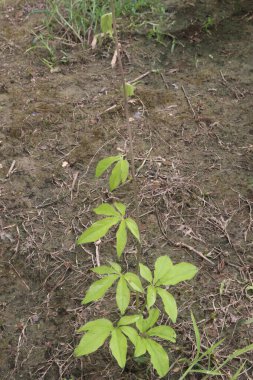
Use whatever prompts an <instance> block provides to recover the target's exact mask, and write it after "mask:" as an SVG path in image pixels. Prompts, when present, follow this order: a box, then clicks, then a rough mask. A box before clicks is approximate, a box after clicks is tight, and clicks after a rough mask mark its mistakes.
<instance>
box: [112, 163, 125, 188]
mask: <svg viewBox="0 0 253 380" xmlns="http://www.w3.org/2000/svg"><path fill="white" fill-rule="evenodd" d="M121 161H122V160H120V161H119V162H117V164H116V165H115V166H114V168H113V169H112V173H111V175H110V178H109V187H110V191H113V190H115V189H116V188H117V187H119V185H120V183H121Z"/></svg>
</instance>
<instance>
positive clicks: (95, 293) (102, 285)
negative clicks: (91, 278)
mask: <svg viewBox="0 0 253 380" xmlns="http://www.w3.org/2000/svg"><path fill="white" fill-rule="evenodd" d="M118 278H119V276H118V275H117V274H110V275H109V276H106V277H104V278H101V279H100V280H98V281H95V282H93V284H92V285H91V286H90V287H89V289H88V291H87V293H86V296H85V297H84V299H83V301H82V304H83V305H85V304H87V303H89V302H92V301H97V300H99V299H100V298H102V297H103V296H104V294H105V293H106V291H107V290H108V289H109V288H110V287H111V286H112V284H113V283H114V282H115V281H116V280H117V279H118Z"/></svg>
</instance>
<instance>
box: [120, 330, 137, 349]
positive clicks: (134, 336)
mask: <svg viewBox="0 0 253 380" xmlns="http://www.w3.org/2000/svg"><path fill="white" fill-rule="evenodd" d="M120 330H121V331H122V332H123V333H124V334H125V335H126V336H127V337H128V339H129V340H130V342H131V343H132V344H133V345H134V346H135V345H136V340H137V338H138V336H139V335H138V333H137V331H136V330H135V329H134V328H133V327H130V326H120Z"/></svg>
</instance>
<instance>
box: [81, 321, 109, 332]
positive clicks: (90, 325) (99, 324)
mask: <svg viewBox="0 0 253 380" xmlns="http://www.w3.org/2000/svg"><path fill="white" fill-rule="evenodd" d="M99 328H101V329H105V330H109V331H111V330H112V328H113V324H112V322H111V321H110V320H109V319H106V318H99V319H96V320H95V321H90V322H87V323H86V324H85V325H83V326H82V327H80V328H79V329H78V330H77V332H84V331H92V330H96V329H99Z"/></svg>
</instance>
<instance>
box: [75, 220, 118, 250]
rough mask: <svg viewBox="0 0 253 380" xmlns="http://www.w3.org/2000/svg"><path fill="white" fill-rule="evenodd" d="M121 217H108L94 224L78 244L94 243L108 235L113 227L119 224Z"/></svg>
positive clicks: (80, 238) (84, 233)
mask: <svg viewBox="0 0 253 380" xmlns="http://www.w3.org/2000/svg"><path fill="white" fill-rule="evenodd" d="M119 221H120V217H116V216H113V217H108V218H104V219H102V220H98V221H97V222H95V223H93V224H92V225H91V226H90V227H89V228H87V230H85V231H84V232H83V233H82V235H81V236H80V237H79V239H78V240H77V243H78V244H85V243H93V242H95V241H97V240H99V239H101V238H102V237H103V236H105V235H106V234H107V232H108V231H109V229H110V228H111V227H112V226H115V225H116V224H117V223H119Z"/></svg>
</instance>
